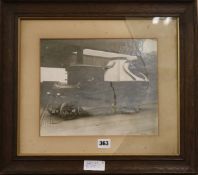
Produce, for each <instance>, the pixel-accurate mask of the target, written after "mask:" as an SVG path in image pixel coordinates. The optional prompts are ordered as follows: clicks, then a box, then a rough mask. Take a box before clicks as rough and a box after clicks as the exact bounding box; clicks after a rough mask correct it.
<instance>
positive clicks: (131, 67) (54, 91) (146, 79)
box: [40, 38, 159, 136]
mask: <svg viewBox="0 0 198 175" xmlns="http://www.w3.org/2000/svg"><path fill="white" fill-rule="evenodd" d="M157 72H158V71H157V40H156V39H150V38H143V39H139V38H138V39H41V40H40V136H94V135H117V136H119V135H122V136H123V135H157V134H158V127H159V126H158V90H157V89H158V81H157V79H158V76H157Z"/></svg>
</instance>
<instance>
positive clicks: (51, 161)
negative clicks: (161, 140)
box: [0, 0, 198, 174]
mask: <svg viewBox="0 0 198 175" xmlns="http://www.w3.org/2000/svg"><path fill="white" fill-rule="evenodd" d="M0 10H1V11H0V36H1V37H0V39H1V42H0V43H1V47H0V55H1V61H0V63H1V67H0V68H1V69H0V77H1V80H0V82H1V84H0V85H1V87H0V91H1V100H2V102H1V108H0V109H1V114H0V131H1V132H0V133H1V135H0V136H1V137H0V171H1V173H0V174H84V173H88V172H84V171H83V168H82V166H83V160H84V159H85V157H83V156H81V157H80V156H77V157H69V156H67V157H65V156H64V157H50V156H45V157H31V156H29V157H17V155H16V141H17V139H16V138H17V132H16V129H17V117H18V116H17V100H18V99H17V96H18V95H17V94H18V79H17V75H18V71H19V70H18V63H17V59H18V58H17V45H18V42H17V18H18V17H29V18H30V17H31V18H35V17H41V18H46V17H57V18H60V19H61V18H65V17H66V18H68V19H69V18H70V19H71V18H72V19H82V18H87V19H89V18H93V19H101V18H102V19H124V18H125V17H126V16H128V17H133V16H138V17H141V16H177V17H179V18H180V55H181V57H180V92H181V96H180V109H181V110H180V114H181V115H180V123H181V133H180V134H181V142H180V146H181V155H180V156H156V157H155V156H117V157H111V156H104V157H96V156H93V157H86V159H91V160H105V161H106V171H105V172H101V173H100V174H147V173H152V174H154V173H155V174H162V173H166V174H173V173H175V174H196V173H198V168H197V167H198V163H197V162H198V156H197V154H198V139H197V138H198V92H197V89H198V83H197V82H198V58H197V57H198V44H197V43H198V31H197V0H175V1H171V2H170V1H165V0H160V1H159V0H139V1H137V0H125V1H121V0H119V1H118V0H117V1H113V0H111V1H105V2H104V1H100V2H99V0H93V1H85V0H76V1H72V2H71V1H66V0H58V1H55V0H28V1H27V0H1V1H0ZM97 173H98V172H97ZM89 174H96V172H89ZM98 174H99V173H98Z"/></svg>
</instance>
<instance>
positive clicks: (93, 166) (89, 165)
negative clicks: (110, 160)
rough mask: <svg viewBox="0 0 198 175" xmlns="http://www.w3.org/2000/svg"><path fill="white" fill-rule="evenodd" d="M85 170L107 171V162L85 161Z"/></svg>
mask: <svg viewBox="0 0 198 175" xmlns="http://www.w3.org/2000/svg"><path fill="white" fill-rule="evenodd" d="M84 170H90V171H105V161H100V160H84Z"/></svg>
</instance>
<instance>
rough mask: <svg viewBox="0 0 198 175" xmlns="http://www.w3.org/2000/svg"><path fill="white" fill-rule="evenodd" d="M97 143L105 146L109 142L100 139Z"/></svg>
mask: <svg viewBox="0 0 198 175" xmlns="http://www.w3.org/2000/svg"><path fill="white" fill-rule="evenodd" d="M99 145H100V146H103V145H105V146H106V145H109V142H108V141H102V140H101V141H100V143H99Z"/></svg>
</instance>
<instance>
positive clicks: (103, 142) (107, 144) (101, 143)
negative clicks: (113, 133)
mask: <svg viewBox="0 0 198 175" xmlns="http://www.w3.org/2000/svg"><path fill="white" fill-rule="evenodd" d="M97 146H98V148H105V149H106V148H111V139H98V141H97Z"/></svg>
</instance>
